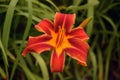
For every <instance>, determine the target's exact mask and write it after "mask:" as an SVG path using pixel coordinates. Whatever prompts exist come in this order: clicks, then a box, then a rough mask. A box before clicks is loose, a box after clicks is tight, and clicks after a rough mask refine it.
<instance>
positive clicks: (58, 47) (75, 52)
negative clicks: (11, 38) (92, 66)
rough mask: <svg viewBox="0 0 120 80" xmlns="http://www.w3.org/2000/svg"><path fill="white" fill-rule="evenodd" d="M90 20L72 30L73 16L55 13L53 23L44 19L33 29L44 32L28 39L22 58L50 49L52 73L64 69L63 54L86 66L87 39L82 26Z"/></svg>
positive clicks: (88, 19)
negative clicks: (31, 53)
mask: <svg viewBox="0 0 120 80" xmlns="http://www.w3.org/2000/svg"><path fill="white" fill-rule="evenodd" d="M90 19H91V18H87V19H85V20H84V21H83V22H82V23H81V24H80V25H79V26H78V27H77V28H74V29H72V26H73V24H74V23H75V14H63V13H59V12H56V14H55V17H54V23H52V22H51V21H50V20H48V19H44V20H42V21H41V22H39V23H38V24H37V25H35V28H36V29H37V30H38V31H40V32H44V34H43V35H41V36H37V37H32V36H30V37H29V40H28V43H27V45H26V48H25V49H24V51H23V53H22V56H26V54H28V53H30V52H36V53H42V52H43V51H46V50H51V49H52V54H51V61H50V67H51V71H52V72H61V71H63V69H64V62H65V53H66V54H67V55H69V56H70V57H72V58H73V59H76V60H77V61H78V62H79V63H80V64H81V65H83V66H87V64H86V59H87V53H88V48H89V45H88V44H87V42H86V40H88V39H89V37H88V36H87V34H86V33H85V31H84V29H83V28H84V26H86V24H87V23H88V22H89V21H90Z"/></svg>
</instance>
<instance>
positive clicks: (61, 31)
mask: <svg viewBox="0 0 120 80" xmlns="http://www.w3.org/2000/svg"><path fill="white" fill-rule="evenodd" d="M65 36H66V34H65V30H64V28H63V27H59V31H58V35H57V38H56V47H57V48H58V47H60V46H61V45H62V44H63V42H64V38H65Z"/></svg>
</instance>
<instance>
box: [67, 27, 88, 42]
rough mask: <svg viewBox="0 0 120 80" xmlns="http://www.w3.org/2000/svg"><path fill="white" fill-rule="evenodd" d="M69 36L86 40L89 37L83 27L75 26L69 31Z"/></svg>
mask: <svg viewBox="0 0 120 80" xmlns="http://www.w3.org/2000/svg"><path fill="white" fill-rule="evenodd" d="M69 36H71V37H75V38H79V39H81V40H88V39H89V37H88V35H87V34H86V32H85V31H84V29H83V28H75V29H73V30H72V31H71V32H70V33H69Z"/></svg>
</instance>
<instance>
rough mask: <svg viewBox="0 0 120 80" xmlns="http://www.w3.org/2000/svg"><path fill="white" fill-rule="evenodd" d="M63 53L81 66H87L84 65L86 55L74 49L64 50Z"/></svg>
mask: <svg viewBox="0 0 120 80" xmlns="http://www.w3.org/2000/svg"><path fill="white" fill-rule="evenodd" d="M65 51H66V53H67V55H69V56H70V57H72V58H73V59H76V60H77V61H78V62H79V63H80V64H81V65H83V66H87V63H86V59H87V53H85V52H83V51H80V50H78V49H75V48H66V49H65Z"/></svg>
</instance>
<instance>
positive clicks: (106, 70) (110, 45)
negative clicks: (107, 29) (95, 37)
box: [104, 36, 115, 80]
mask: <svg viewBox="0 0 120 80" xmlns="http://www.w3.org/2000/svg"><path fill="white" fill-rule="evenodd" d="M114 39H115V37H114V36H113V37H112V38H111V39H110V42H109V45H108V47H107V49H106V51H105V53H106V64H105V77H104V80H108V73H109V64H110V58H111V53H112V50H113V47H114V46H113V45H114Z"/></svg>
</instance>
